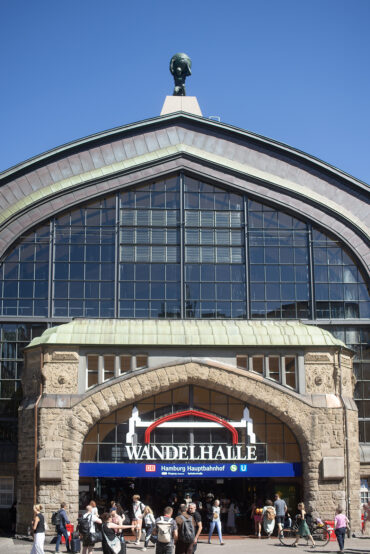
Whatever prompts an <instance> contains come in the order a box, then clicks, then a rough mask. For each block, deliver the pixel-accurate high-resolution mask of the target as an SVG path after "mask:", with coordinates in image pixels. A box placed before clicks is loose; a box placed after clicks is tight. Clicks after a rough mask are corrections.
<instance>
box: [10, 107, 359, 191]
mask: <svg viewBox="0 0 370 554" xmlns="http://www.w3.org/2000/svg"><path fill="white" fill-rule="evenodd" d="M175 119H189V120H194V121H196V122H198V123H201V124H203V125H205V126H209V127H215V128H217V129H220V130H225V131H228V132H231V133H233V134H236V135H238V136H244V137H246V138H251V139H254V140H256V141H257V142H262V143H264V144H267V145H269V146H274V147H276V148H277V149H278V150H283V151H285V152H288V153H290V154H292V155H294V156H298V157H299V158H303V159H305V160H307V161H308V162H309V163H314V164H315V165H318V166H320V167H321V168H322V169H323V170H325V171H329V172H330V173H334V174H335V175H337V176H338V177H340V178H342V179H343V178H344V179H346V180H347V181H349V182H351V184H352V185H354V186H356V187H360V188H362V189H364V190H365V191H370V186H369V184H367V183H365V182H364V181H361V180H360V179H357V178H356V177H354V176H353V175H350V174H349V173H346V172H345V171H343V170H341V169H339V168H337V167H335V166H334V165H331V164H329V163H328V162H325V161H323V160H321V159H320V158H317V157H315V156H313V155H311V154H308V153H307V152H304V151H303V150H299V149H298V148H294V147H292V146H290V145H288V144H286V143H284V142H281V141H278V140H275V139H272V138H269V137H266V136H264V135H259V134H258V133H254V132H253V131H247V130H245V129H242V128H241V127H237V126H235V125H231V124H229V123H223V122H217V121H213V120H210V119H208V118H206V117H203V116H197V115H194V114H189V113H187V112H174V113H170V114H166V115H162V116H156V117H152V118H148V119H144V120H141V121H138V122H134V123H128V124H126V125H122V126H119V127H114V128H112V129H108V130H106V131H100V132H98V133H93V134H91V135H87V136H86V137H83V138H80V139H77V140H74V141H70V142H67V143H65V144H63V145H61V146H57V147H55V148H52V149H50V150H47V151H45V152H43V153H41V154H38V155H36V156H33V157H31V158H29V159H28V160H25V161H23V162H20V163H19V164H17V165H15V166H12V167H10V168H9V169H6V170H5V171H3V172H2V173H0V186H1V180H2V179H5V178H8V177H10V176H11V175H12V174H13V173H14V174H15V173H17V172H19V171H22V170H25V169H27V168H30V170H31V166H32V165H33V164H38V163H39V162H41V161H43V160H47V159H48V158H53V156H56V155H58V154H60V153H62V152H65V151H67V150H69V149H70V150H72V149H73V148H77V147H80V146H83V145H87V144H89V143H94V141H99V140H101V139H105V138H107V137H109V136H112V137H113V136H115V135H117V134H120V133H122V132H129V131H132V130H136V129H138V128H142V127H150V126H153V125H156V124H158V123H165V122H166V121H171V120H175Z"/></svg>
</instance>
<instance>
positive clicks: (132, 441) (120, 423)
mask: <svg viewBox="0 0 370 554" xmlns="http://www.w3.org/2000/svg"><path fill="white" fill-rule="evenodd" d="M276 492H280V493H281V496H282V497H283V498H284V499H285V500H286V503H287V505H288V507H289V509H291V510H293V511H295V508H296V506H297V502H298V501H300V500H301V499H302V493H303V490H302V480H301V455H300V448H299V445H298V441H297V439H296V437H295V436H294V434H293V433H292V431H291V430H290V428H289V427H288V426H287V425H286V424H285V423H283V422H282V421H280V420H279V419H278V418H276V417H275V416H274V415H273V414H271V413H268V412H266V411H264V410H262V409H260V408H257V407H255V406H252V405H248V406H246V405H245V403H243V402H242V401H241V400H239V399H236V398H233V397H231V396H229V395H227V394H223V393H220V392H215V391H212V390H208V389H206V388H204V387H199V386H195V385H186V386H183V387H179V388H175V389H173V390H169V391H166V392H165V393H161V394H157V395H153V396H151V397H149V398H147V399H144V400H142V401H140V402H138V403H137V404H132V405H129V406H126V407H124V408H122V409H119V410H116V411H115V412H112V413H111V414H109V415H108V416H106V417H105V418H104V419H102V420H100V421H99V422H98V423H96V424H95V425H94V427H93V428H92V429H91V430H90V432H89V433H88V435H87V436H86V437H85V441H84V445H83V449H82V455H81V463H80V509H83V508H84V507H85V506H86V503H88V501H90V500H91V499H94V500H95V501H96V502H97V505H98V508H99V510H105V509H106V508H109V505H110V501H112V500H115V501H118V502H120V504H121V505H122V506H123V508H124V509H125V510H127V509H128V506H129V505H130V503H131V498H132V495H133V494H140V497H141V499H142V501H143V502H144V503H145V504H147V505H149V506H151V508H152V509H153V511H154V513H155V514H156V515H158V514H160V513H161V512H162V510H163V508H164V507H165V506H166V505H168V504H171V503H173V502H175V503H177V504H180V503H181V502H183V501H184V499H185V496H186V495H187V494H188V495H189V497H190V498H192V499H193V500H194V501H195V502H196V503H197V504H199V505H200V510H201V512H202V515H203V517H204V519H205V527H206V526H207V522H206V503H207V495H212V497H213V498H214V499H216V498H218V499H219V500H220V501H221V503H222V504H223V505H224V515H223V518H224V520H225V521H224V525H225V526H226V518H227V508H228V506H229V505H230V503H231V502H233V503H234V504H235V505H236V506H237V507H238V512H239V513H238V514H237V516H236V525H235V527H236V530H237V531H238V532H249V531H250V530H251V527H253V521H251V509H252V507H253V504H254V503H257V504H258V506H261V507H262V506H264V505H265V501H266V499H271V500H273V499H274V495H275V493H276ZM174 499H176V500H174ZM208 499H209V496H208Z"/></svg>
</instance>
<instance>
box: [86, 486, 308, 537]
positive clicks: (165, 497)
mask: <svg viewBox="0 0 370 554" xmlns="http://www.w3.org/2000/svg"><path fill="white" fill-rule="evenodd" d="M277 492H279V493H280V495H281V497H282V498H284V500H285V501H286V503H287V506H288V510H289V511H290V512H291V513H295V511H296V507H297V504H298V502H299V501H300V500H301V498H302V484H301V478H297V477H296V478H285V479H284V478H274V477H271V478H263V479H253V478H245V477H236V478H217V479H212V478H205V479H202V478H197V479H169V478H163V477H162V478H138V479H130V478H113V479H110V478H81V479H80V510H81V511H83V510H84V508H85V506H86V505H87V504H88V502H89V501H90V500H91V499H92V498H94V499H96V502H97V505H98V509H99V511H105V510H106V509H109V507H110V502H111V501H112V500H114V501H116V502H119V503H120V504H121V506H122V508H123V510H124V512H126V514H127V515H128V511H129V506H130V503H131V499H132V496H133V494H139V495H140V497H141V500H142V502H143V503H144V504H145V505H148V506H150V507H151V508H152V510H153V512H154V514H155V516H156V517H157V516H159V515H161V513H162V511H163V508H164V507H165V506H167V505H173V506H174V510H176V508H177V506H179V505H180V504H181V503H182V502H184V501H185V499H186V497H187V495H189V496H190V498H191V499H192V500H193V501H194V502H195V503H196V504H197V506H198V511H199V512H200V514H201V515H202V520H203V529H207V525H208V521H207V503H208V502H209V501H210V496H209V495H212V497H211V498H214V499H216V498H218V499H219V500H220V501H221V506H222V508H223V513H222V523H223V532H224V533H225V534H228V533H229V534H234V533H238V534H240V533H241V534H252V533H253V531H254V523H253V520H252V519H251V512H252V508H253V505H254V504H257V505H258V506H260V505H261V506H263V505H265V502H266V500H267V499H270V500H272V501H273V500H274V496H275V493H277ZM232 503H234V505H235V506H237V512H236V516H235V527H234V528H231V527H230V526H228V525H227V523H228V509H229V508H230V505H231V504H232Z"/></svg>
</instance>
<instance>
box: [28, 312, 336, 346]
mask: <svg viewBox="0 0 370 554" xmlns="http://www.w3.org/2000/svg"><path fill="white" fill-rule="evenodd" d="M49 344H50V345H55V344H60V345H62V344H63V345H72V344H73V345H99V346H103V345H106V346H110V345H115V346H132V345H140V346H149V345H150V346H215V347H217V346H313V345H314V346H343V347H346V346H345V344H344V343H343V342H342V341H340V340H338V339H336V338H334V337H333V335H332V334H331V333H329V331H325V330H324V329H320V328H318V327H315V326H313V325H304V324H303V323H301V322H299V321H244V320H240V321H238V320H212V321H211V320H208V321H205V320H181V321H180V320H171V319H170V320H154V319H153V320H142V319H138V320H137V319H76V320H74V321H71V322H70V323H66V324H63V325H59V326H57V327H52V328H50V329H47V330H46V331H44V333H43V334H42V335H41V337H37V338H35V339H33V341H32V342H31V343H30V344H29V346H28V348H32V347H34V346H39V345H49Z"/></svg>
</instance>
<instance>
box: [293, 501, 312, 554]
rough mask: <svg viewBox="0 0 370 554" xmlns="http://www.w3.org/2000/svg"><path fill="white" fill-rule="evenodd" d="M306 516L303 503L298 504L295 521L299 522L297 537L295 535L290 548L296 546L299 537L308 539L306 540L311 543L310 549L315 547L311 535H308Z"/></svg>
mask: <svg viewBox="0 0 370 554" xmlns="http://www.w3.org/2000/svg"><path fill="white" fill-rule="evenodd" d="M306 515H307V514H306V510H305V507H304V504H303V502H300V503H299V504H298V514H297V519H298V521H299V526H298V535H297V538H296V540H295V541H294V543H293V544H292V546H294V547H296V546H297V544H298V541H299V537H308V539H309V540H310V542H311V548H315V546H316V545H315V541H314V540H313V538H312V535H311V533H310V529H309V527H308V525H307V521H306Z"/></svg>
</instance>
